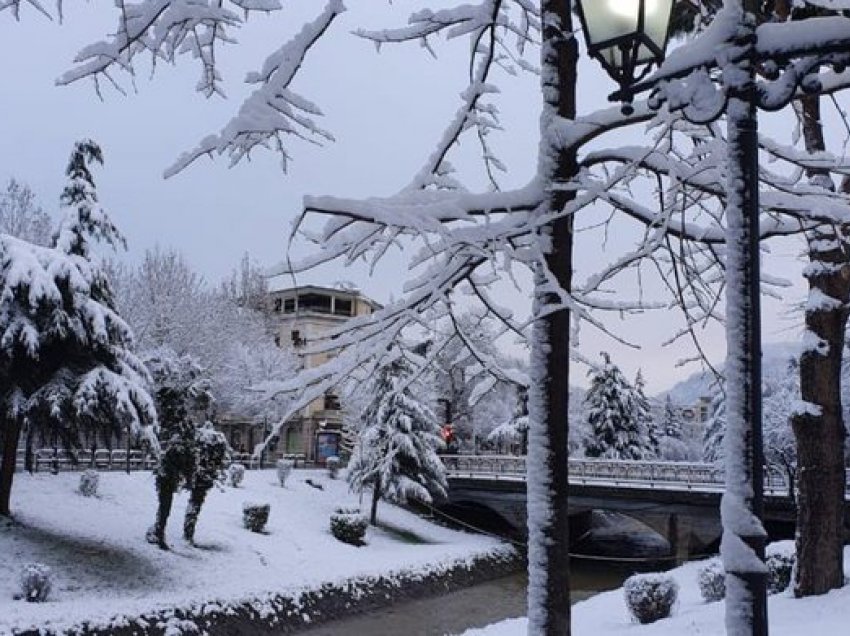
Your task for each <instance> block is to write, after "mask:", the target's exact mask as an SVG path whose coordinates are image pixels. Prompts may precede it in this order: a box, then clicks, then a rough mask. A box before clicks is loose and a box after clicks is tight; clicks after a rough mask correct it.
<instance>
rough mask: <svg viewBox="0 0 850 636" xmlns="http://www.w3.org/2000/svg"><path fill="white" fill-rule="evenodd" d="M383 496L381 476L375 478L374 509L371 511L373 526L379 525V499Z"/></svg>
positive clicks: (370, 520) (373, 488)
mask: <svg viewBox="0 0 850 636" xmlns="http://www.w3.org/2000/svg"><path fill="white" fill-rule="evenodd" d="M380 498H381V478H380V477H378V478H376V479H375V485H374V486H373V487H372V509H371V511H370V512H369V523H370V524H372V525H373V526H377V525H378V500H379V499H380Z"/></svg>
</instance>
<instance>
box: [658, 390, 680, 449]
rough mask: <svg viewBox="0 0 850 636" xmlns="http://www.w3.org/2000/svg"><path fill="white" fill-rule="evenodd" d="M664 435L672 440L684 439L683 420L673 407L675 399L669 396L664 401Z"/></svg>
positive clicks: (662, 427) (662, 425) (662, 426)
mask: <svg viewBox="0 0 850 636" xmlns="http://www.w3.org/2000/svg"><path fill="white" fill-rule="evenodd" d="M661 429H662V433H663V434H664V436H665V437H669V438H671V439H678V440H681V439H682V418H681V417H680V416H679V411H678V409H676V407H675V406H673V399H672V398H671V397H670V396H669V395H668V396H667V398H666V399H665V400H664V420H663V422H662V424H661Z"/></svg>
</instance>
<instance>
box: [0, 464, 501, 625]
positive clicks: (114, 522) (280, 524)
mask: <svg viewBox="0 0 850 636" xmlns="http://www.w3.org/2000/svg"><path fill="white" fill-rule="evenodd" d="M306 479H311V480H312V481H313V482H315V483H320V484H322V485H323V486H324V490H318V489H316V488H313V487H311V486H310V485H308V484H307V483H305V480H306ZM78 483H79V473H63V474H60V475H58V476H52V475H48V474H37V475H34V476H31V475H28V474H18V475H16V477H15V486H14V489H13V492H12V497H13V501H12V504H13V512H14V514H15V519H16V523H14V524H6V523H3V522H0V555H2V558H0V634H8V633H10V631H11V630H12V629H13V628H23V627H28V626H30V625H33V624H37V625H46V624H50V625H51V626H54V627H61V626H67V625H71V624H75V623H78V622H80V621H83V620H86V619H94V620H107V619H109V618H110V617H112V616H115V615H121V614H124V615H127V616H136V615H139V614H142V613H144V612H149V611H152V610H155V609H161V608H166V607H172V606H175V605H188V604H193V603H199V602H206V601H229V602H238V601H239V600H242V599H246V600H247V599H250V598H251V597H253V596H256V595H261V594H263V593H267V592H276V593H288V592H293V593H295V592H297V591H298V590H300V589H303V588H305V587H310V586H316V585H318V584H320V583H325V582H339V581H342V580H344V579H348V578H351V577H354V576H362V575H375V574H383V573H389V572H391V571H399V570H410V569H417V568H422V567H425V566H434V565H437V564H439V563H443V562H448V561H453V560H456V559H464V558H472V557H473V556H475V555H481V554H484V553H488V552H492V551H496V550H500V549H504V547H503V546H501V544H499V543H498V542H497V541H496V540H493V539H490V538H486V537H482V536H477V535H471V534H464V533H460V532H455V531H452V530H448V529H445V528H441V527H439V526H436V525H433V524H430V523H428V522H427V521H425V520H423V519H420V518H418V517H417V516H415V515H413V514H411V513H409V512H407V511H405V510H402V509H400V508H397V507H394V506H391V505H389V504H387V503H385V502H382V503H381V505H380V507H379V509H378V517H379V521H382V522H385V523H386V524H387V525H388V526H392V527H395V528H397V529H399V530H404V531H406V532H409V533H412V535H402V534H397V533H394V532H392V531H388V530H381V529H377V530H376V529H374V528H370V529H369V531H368V533H367V537H366V541H367V545H366V546H363V547H359V548H358V547H354V546H350V545H347V544H344V543H341V542H339V541H337V540H336V539H334V538H333V537H332V536H331V534H330V531H329V529H328V527H329V517H330V514H331V513H332V512H333V511H334V509H336V508H337V507H340V506H346V507H350V506H356V505H357V504H358V500H357V496H356V495H353V494H351V493H349V492H348V488H347V484H346V483H345V482H344V481H342V480H330V479H329V478H328V477H327V476H326V474H325V473H324V472H323V471H295V472H294V473H293V474H292V475H291V476H290V478H289V481H288V482H287V487H286V488H281V487H280V486H279V485H278V484H277V479H276V475H275V473H274V472H273V471H251V472H248V473H246V475H245V481H244V482H243V483H242V485H241V487H239V488H236V489H234V488H231V487H225V488H224V490H223V491H219V490H217V489H214V490H213V491H212V492H210V494H209V497H208V500H207V503H206V504H205V506H204V509H203V510H202V512H201V516H200V521H199V523H198V530H197V534H196V541H197V546H196V547H192V546H190V545H188V544H186V543H185V542H184V541H183V540H182V538H181V531H182V524H183V512H184V509H185V501H186V497H185V495H181V496H179V497H178V498H177V499H176V500H175V505H174V509H173V511H172V516H171V519H170V522H169V532H168V541H169V543H170V545H171V548H172V549H171V550H170V551H168V552H164V551H162V550H159V549H158V548H157V547H155V546H152V545H149V544H147V543H146V542H145V540H144V534H145V530H146V529H147V528H148V526H149V525H150V524H151V523H152V521H153V518H154V513H155V509H156V494H155V490H154V483H153V476H152V475H151V474H150V473H147V472H145V473H142V472H138V473H133V474H131V475H126V474H124V473H102V474H101V483H100V495H99V496H98V497H97V498H86V497H83V496H81V495H79V494H78V493H77V492H76V489H77V485H78ZM245 501H259V502H268V503H270V504H271V515H270V518H269V522H268V525H267V527H266V533H265V534H255V533H252V532H249V531H248V530H246V529H244V528H243V527H242V503H243V502H245ZM367 505H368V499H364V507H367ZM417 538H418V539H417ZM30 562H40V563H44V564H46V565H48V566H50V568H51V569H52V570H53V574H54V577H55V584H54V589H53V592H52V595H51V598H50V600H49V602H46V603H27V602H24V601H16V600H13V596H14V595H15V594H17V593H18V591H19V590H18V575H19V572H20V569H21V567H22V566H23V564H25V563H30Z"/></svg>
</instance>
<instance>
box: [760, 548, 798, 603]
mask: <svg viewBox="0 0 850 636" xmlns="http://www.w3.org/2000/svg"><path fill="white" fill-rule="evenodd" d="M783 543H784V542H783ZM789 544H790V549H782V547H776V548H774V547H773V546H770V547H768V549H767V558H766V559H765V563H766V564H767V591H768V593H769V594H779V593H780V592H784V591H785V590H787V589H788V586H789V585H791V574H792V573H793V571H794V566H795V565H796V563H797V555H796V554H795V553H794V547H793V544H792V543H790V542H789Z"/></svg>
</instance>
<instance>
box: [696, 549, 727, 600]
mask: <svg viewBox="0 0 850 636" xmlns="http://www.w3.org/2000/svg"><path fill="white" fill-rule="evenodd" d="M697 584H698V585H699V592H700V594H702V598H703V600H704V601H705V602H706V603H713V602H714V601H722V600H723V599H724V598H725V597H726V571H725V570H724V569H723V563H721V561H720V559H717V558H715V559H710V560H709V561H708V562H707V563H706V564H705V565H704V566H703V567H701V568H700V569H699V572H698V573H697Z"/></svg>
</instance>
